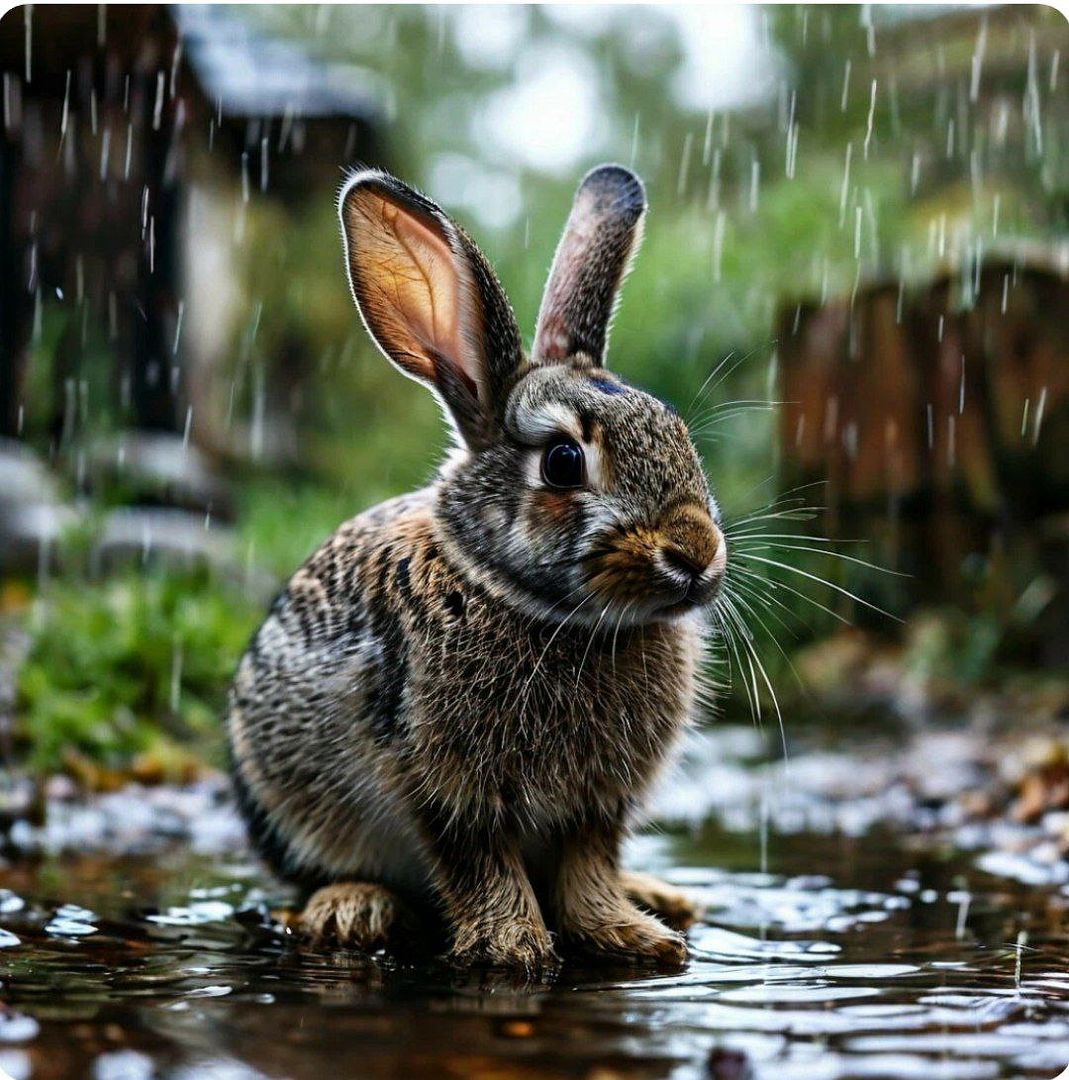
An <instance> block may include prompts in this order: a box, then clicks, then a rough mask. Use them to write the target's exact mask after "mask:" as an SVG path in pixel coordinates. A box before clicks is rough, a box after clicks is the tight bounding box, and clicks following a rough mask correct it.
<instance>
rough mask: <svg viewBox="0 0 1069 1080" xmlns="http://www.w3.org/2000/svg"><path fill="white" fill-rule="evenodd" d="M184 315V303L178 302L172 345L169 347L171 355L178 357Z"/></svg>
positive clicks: (182, 301)
mask: <svg viewBox="0 0 1069 1080" xmlns="http://www.w3.org/2000/svg"><path fill="white" fill-rule="evenodd" d="M185 313H186V302H185V301H184V300H179V301H178V318H177V319H176V320H175V324H174V343H173V344H172V345H171V355H172V356H177V355H178V341H179V339H180V338H181V336H182V319H183V318H184V316H185Z"/></svg>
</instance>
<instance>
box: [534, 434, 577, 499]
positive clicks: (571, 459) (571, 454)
mask: <svg viewBox="0 0 1069 1080" xmlns="http://www.w3.org/2000/svg"><path fill="white" fill-rule="evenodd" d="M542 479H543V480H544V481H545V482H546V483H547V484H548V485H549V486H550V487H554V488H575V487H581V486H582V483H583V449H582V447H581V446H580V445H579V444H578V443H577V442H575V441H574V440H572V439H556V440H555V441H554V442H551V443H550V444H549V446H547V447H546V451H545V453H544V454H543V455H542Z"/></svg>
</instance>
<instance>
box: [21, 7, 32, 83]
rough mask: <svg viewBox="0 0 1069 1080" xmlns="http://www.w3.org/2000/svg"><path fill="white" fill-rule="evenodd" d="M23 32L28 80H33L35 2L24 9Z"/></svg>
mask: <svg viewBox="0 0 1069 1080" xmlns="http://www.w3.org/2000/svg"><path fill="white" fill-rule="evenodd" d="M22 17H23V32H24V42H25V48H26V81H27V82H31V81H32V71H33V64H32V58H33V4H27V5H26V8H25V10H24V11H23V16H22Z"/></svg>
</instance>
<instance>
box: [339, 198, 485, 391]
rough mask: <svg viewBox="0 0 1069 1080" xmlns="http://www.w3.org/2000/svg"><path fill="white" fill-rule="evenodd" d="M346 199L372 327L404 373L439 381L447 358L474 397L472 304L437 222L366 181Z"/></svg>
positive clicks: (464, 273)
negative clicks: (396, 200) (394, 200)
mask: <svg viewBox="0 0 1069 1080" xmlns="http://www.w3.org/2000/svg"><path fill="white" fill-rule="evenodd" d="M348 206H349V210H348V227H349V230H350V236H351V241H352V247H351V258H352V263H353V275H354V281H355V282H356V283H357V299H358V302H360V304H361V309H362V310H363V312H364V315H365V318H366V320H367V322H368V326H369V329H370V330H371V332H372V333H373V334H374V336H375V337H376V339H377V340H378V341H379V343H380V344H381V345H382V347H383V348H384V350H385V351H386V352H387V353H388V354H389V356H390V357H391V358H392V359H393V360H394V361H395V362H396V363H397V364H399V365H400V366H401V367H402V368H404V369H405V370H406V371H408V372H409V373H410V374H412V375H415V376H417V377H418V378H421V379H423V380H425V381H427V382H430V383H431V384H432V385H435V386H438V387H439V388H440V386H441V383H442V381H443V372H442V370H441V369H442V367H443V365H447V366H448V368H449V369H450V372H451V375H452V378H453V380H454V381H460V382H461V384H462V385H464V386H465V387H466V388H467V390H468V391H469V392H470V393H471V394H472V395H473V396H476V397H477V396H478V376H479V353H478V349H477V345H476V341H477V335H478V334H479V326H478V307H477V305H475V304H473V300H472V296H473V283H472V282H471V280H470V271H468V270H467V268H466V267H465V266H463V264H462V262H461V261H460V260H459V259H458V258H457V256H456V254H455V253H454V252H453V249H452V248H451V247H450V244H449V240H448V238H447V237H446V236H445V234H444V232H443V231H442V226H441V225H440V224H439V223H438V222H437V221H435V220H434V219H433V218H430V217H429V216H426V215H424V214H423V213H421V212H419V211H418V210H415V209H410V208H409V207H407V206H403V205H399V204H397V203H395V202H393V201H392V200H391V199H389V198H387V197H385V196H384V195H383V194H382V193H381V192H380V191H377V190H374V189H372V188H370V187H368V188H364V189H360V188H358V189H356V190H355V191H354V192H353V193H352V195H351V196H350V202H349V204H348ZM444 377H445V378H449V375H445V376H444Z"/></svg>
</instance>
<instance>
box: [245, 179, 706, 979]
mask: <svg viewBox="0 0 1069 1080" xmlns="http://www.w3.org/2000/svg"><path fill="white" fill-rule="evenodd" d="M621 172H623V170H621ZM627 175H628V176H629V175H630V174H627ZM609 179H610V181H611V179H612V178H609ZM379 182H380V181H379V179H378V176H376V178H375V180H374V183H379ZM390 182H391V183H392V184H396V183H397V182H396V181H392V179H391V181H390ZM599 182H601V183H606V182H609V181H606V180H605V179H604V178H601V181H599ZM613 182H615V181H613ZM381 183H382V184H385V181H381ZM399 189H400V190H401V195H397V194H396V192H395V190H394V189H393V188H391V187H388V186H384V187H382V188H381V189H380V188H376V189H375V191H376V198H382V199H385V198H390V199H392V198H395V197H396V198H397V199H399V200H400V199H402V198H403V197H406V196H404V193H405V192H407V190H408V189H403V186H400V185H399ZM380 190H381V191H383V192H385V195H380V194H378V192H379V191H380ZM580 190H581V192H582V189H580ZM640 190H641V189H640ZM602 194H603V193H602ZM413 198H415V197H414V196H413ZM588 201H589V200H588ZM346 205H347V204H346V202H345V201H344V200H343V220H346V217H345V215H346V213H347V211H346ZM407 205H408V204H406V203H404V202H403V201H402V202H401V206H402V209H404V207H405V206H407ZM411 205H412V206H413V207H415V210H414V211H413V212H414V213H416V212H418V214H419V215H420V219H419V223H420V227H423V223H424V222H425V221H430V222H431V226H433V227H434V228H441V229H442V230H446V229H447V228H448V223H447V219H444V218H443V219H442V221H443V222H446V224H438V223H437V219H433V220H432V218H431V217H430V216H429V215H432V214H435V213H437V214H440V211H437V208H434V207H433V204H429V203H427V204H426V205H424V203H423V202H413V203H412V204H411ZM577 205H578V201H577ZM603 205H604V200H603V199H602V198H600V195H599V201H597V206H598V207H599V213H600V212H602V209H603ZM427 206H429V207H431V208H432V209H431V210H428V209H427V208H426V207H427ZM624 210H625V211H626V212H627V213H628V214H631V215H632V216H631V221H630V225H629V226H628V227H629V228H631V229H636V228H637V220H636V219H635V218H634V215H633V214H632V209H631V208H629V205H628V206H624ZM349 217H350V220H355V218H354V216H353V214H352V213H351V212H350V214H349ZM357 224H358V225H359V226H360V227H364V226H363V224H362V223H360V222H357ZM377 224H378V223H377V222H375V223H374V227H377ZM428 227H430V226H428ZM442 235H443V236H444V238H445V239H444V240H443V241H442V243H443V244H444V243H445V241H448V242H449V244H451V245H452V247H453V249H454V250H455V251H457V252H459V254H458V255H457V258H462V259H473V260H474V261H470V262H467V263H466V264H465V265H467V266H468V269H467V271H466V273H467V274H469V275H471V276H472V280H474V281H475V282H476V287H477V290H478V297H477V299H478V301H479V304H480V307H479V309H478V310H477V311H476V312H475V313H474V315H475V316H477V318H475V317H474V316H473V317H472V319H471V323H472V325H478V326H481V327H482V330H483V333H484V335H485V336H484V338H483V340H482V341H481V343H479V349H481V350H483V351H484V352H485V355H486V356H488V357H493V358H494V359H493V362H492V363H491V362H489V361H488V362H487V364H486V366H484V367H482V368H479V369H478V370H476V371H475V373H474V376H472V377H471V378H469V377H468V376H467V375H465V376H464V378H460V377H459V376H458V375H457V374H456V371H457V370H460V369H462V368H463V370H464V371H467V370H468V368H467V367H465V366H464V365H466V364H467V365H469V366H470V363H471V361H470V359H468V358H466V357H463V356H462V357H460V358H459V360H457V361H456V362H454V360H453V359H451V358H450V357H445V359H442V358H441V357H439V356H438V355H437V354H436V353H434V352H433V351H431V352H430V353H429V354H428V355H429V356H430V359H429V360H427V361H425V362H424V361H418V358H417V361H418V362H419V363H422V364H423V367H420V368H419V369H418V370H416V371H415V374H416V377H418V378H420V379H421V380H422V381H428V382H430V383H431V384H432V386H433V387H434V389H435V390H436V392H437V393H438V394H439V396H440V398H441V399H442V400H443V401H444V403H445V405H446V408H447V410H449V411H450V413H451V416H452V419H453V421H454V423H455V424H456V425H457V428H458V431H459V432H460V435H461V438H460V442H461V445H460V447H458V449H457V450H456V451H455V452H454V453H453V454H452V455H451V456H450V457H449V458H448V459H447V461H446V462H445V464H444V465H443V467H442V469H441V471H440V473H439V476H438V478H437V480H436V481H435V483H434V484H432V485H431V486H430V487H428V488H426V489H424V490H422V491H419V492H416V493H414V494H410V495H405V496H402V497H400V498H397V499H393V500H391V501H389V502H387V503H384V504H382V505H380V506H377V507H375V508H373V509H371V510H369V511H367V512H366V513H363V514H361V515H359V516H358V517H356V518H354V519H352V520H351V521H349V522H347V523H346V524H344V525H342V526H341V527H340V528H339V529H338V530H337V531H336V532H335V533H334V535H333V536H331V537H330V538H329V539H328V540H327V541H326V542H325V543H324V544H323V546H322V547H321V548H320V549H319V550H318V551H317V552H316V553H315V554H313V555H312V557H311V558H310V559H309V560H308V561H307V562H306V563H305V564H304V566H302V567H301V569H300V570H298V571H297V573H296V574H294V576H293V578H292V579H291V580H290V582H289V584H288V585H287V586H286V588H285V589H284V590H283V592H282V593H281V594H280V596H279V597H278V599H277V601H276V603H275V604H274V606H273V608H272V610H271V612H270V614H269V615H268V616H267V618H266V620H265V622H264V624H263V626H262V627H261V628H260V630H259V632H258V633H257V634H256V636H255V638H254V639H253V641H252V643H251V645H250V647H249V649H248V651H247V652H246V654H245V656H244V657H243V659H242V660H241V663H240V665H239V668H238V671H237V674H236V677H235V679H234V683H233V686H232V688H231V693H230V700H229V709H228V733H229V741H230V747H231V753H232V759H233V772H234V779H235V787H236V790H237V792H238V795H239V801H240V804H241V807H242V809H243V812H244V814H245V817H246V820H247V822H248V824H249V830H250V834H251V836H252V839H253V841H254V842H255V844H256V845H257V847H258V848H259V850H260V851H261V853H262V854H263V856H264V857H265V859H266V860H267V861H268V862H269V863H270V864H271V865H272V866H273V868H274V869H275V870H276V872H277V873H278V874H279V875H280V876H281V877H283V878H285V879H288V880H291V881H295V882H298V883H300V884H301V885H302V886H303V887H304V888H305V892H306V894H311V897H310V899H309V902H308V907H307V908H306V912H305V920H306V929H307V931H308V933H309V934H310V935H311V936H314V937H321V936H323V935H324V934H327V933H333V934H334V935H335V936H337V937H340V938H342V939H344V940H346V941H348V942H350V943H352V944H356V945H359V946H362V947H371V946H373V945H375V944H378V943H379V942H380V941H381V940H382V939H383V938H385V937H386V935H387V934H388V932H389V929H390V924H391V919H392V913H393V912H394V910H395V907H394V900H395V898H396V897H401V898H404V899H406V900H409V901H414V902H416V903H417V904H419V903H423V904H428V905H431V906H433V907H434V908H435V909H436V910H437V911H439V912H440V913H441V914H442V915H443V916H444V922H445V925H446V928H447V931H448V933H449V936H450V940H451V953H452V956H453V957H454V959H456V960H457V961H459V962H490V963H495V964H504V965H510V966H523V967H527V968H537V967H541V966H545V965H546V964H549V963H552V962H553V961H554V959H555V956H556V953H557V945H555V943H554V937H553V936H552V935H554V934H555V935H556V939H557V943H558V944H564V945H574V946H576V947H579V948H582V949H587V950H590V951H593V952H610V953H615V954H622V955H627V956H632V957H636V958H640V959H648V960H653V961H658V962H667V963H679V962H680V961H681V960H682V959H683V958H684V956H685V947H684V944H683V941H682V938H681V937H679V935H678V934H676V933H675V932H674V931H672V930H670V929H668V927H666V926H665V925H664V924H663V923H662V922H660V921H659V920H658V919H656V918H654V917H653V916H652V915H650V914H649V913H648V910H643V908H645V909H653V910H658V911H663V912H664V913H665V914H666V915H668V916H669V917H670V918H672V919H673V921H674V922H676V923H677V924H685V923H686V922H687V921H688V920H689V918H690V917H691V916H692V914H693V912H692V910H688V907H687V903H686V900H685V898H683V897H682V896H680V895H679V894H678V893H676V892H675V891H674V890H671V889H670V888H669V887H667V886H663V885H660V883H657V882H655V881H653V880H652V879H648V878H644V877H641V876H635V875H627V874H625V873H624V872H623V871H621V869H620V867H619V848H620V843H621V840H622V838H623V837H624V835H625V834H626V832H627V830H628V828H629V827H630V826H631V825H632V824H633V822H634V819H635V817H636V814H637V813H638V811H639V809H640V807H641V804H642V801H643V799H644V797H645V795H646V793H647V791H648V790H649V787H650V785H651V783H652V782H653V780H654V779H655V778H656V777H657V775H658V774H659V772H660V771H661V769H662V768H663V767H664V765H665V763H666V761H667V760H668V758H669V757H670V754H671V751H672V749H673V746H674V745H675V743H676V741H677V738H678V736H679V734H680V732H681V730H682V729H683V728H684V727H685V726H686V724H687V723H688V722H689V719H690V714H691V709H692V703H693V700H694V693H695V679H696V674H697V669H698V665H699V660H700V656H701V649H702V640H703V630H704V626H703V622H702V616H701V612H700V610H699V608H698V607H697V606H696V605H693V606H692V605H687V604H684V605H683V609H680V610H677V609H676V608H675V607H673V606H672V605H670V604H666V601H665V591H666V590H668V592H669V593H670V592H671V589H672V588H673V584H672V582H673V578H672V576H671V572H670V570H666V569H664V567H663V566H662V567H661V569H660V570H658V569H657V568H656V565H655V564H656V560H657V557H658V552H660V551H661V550H662V549H663V548H665V547H666V546H667V547H669V548H672V549H673V550H679V551H680V552H684V553H689V556H690V557H691V558H693V559H694V560H695V561H697V560H703V565H704V561H708V560H709V559H712V558H713V556H714V555H715V554H716V551H717V541H718V536H719V534H718V533H717V531H716V529H715V527H714V525H713V524H712V520H713V516H714V515H715V512H716V510H715V503H713V502H712V499H711V496H710V495H709V492H708V488H707V485H706V481H705V478H704V473H703V472H702V469H701V466H700V463H699V462H698V459H697V456H696V454H695V452H694V449H693V446H692V444H691V442H690V439H689V436H688V435H687V432H686V428H685V426H684V425H683V423H682V421H681V420H680V419H679V418H678V417H677V416H676V415H675V413H674V412H673V411H672V410H671V409H669V408H668V407H667V406H665V405H663V404H662V403H661V402H658V401H657V400H656V399H654V398H651V397H650V396H649V395H646V394H644V393H642V392H641V391H638V390H636V389H634V388H630V387H628V386H626V384H623V383H622V382H620V381H619V380H618V379H616V378H615V377H614V376H612V375H610V374H609V373H608V372H607V371H604V370H602V369H601V368H600V366H599V362H600V357H599V358H597V359H595V358H593V357H591V356H590V355H588V354H586V353H577V354H575V355H572V356H570V357H569V358H568V359H567V360H566V362H560V363H557V362H554V363H552V364H540V363H539V362H538V361H537V358H536V360H535V362H531V361H528V360H526V359H524V358H523V357H522V356H521V355H520V354H519V351H518V349H519V346H518V334H517V333H516V332H515V330H514V320H512V316H511V311H510V309H509V308H508V305H507V301H505V300H504V297H503V294H501V293H500V290H499V288H498V287H497V286H496V282H495V281H494V280H493V277H492V274H490V272H489V269H488V267H487V265H486V263H485V261H484V260H482V257H481V256H471V254H470V252H468V251H467V248H466V246H465V245H470V244H471V242H470V241H469V240H468V239H467V238H466V237H464V236H463V234H461V233H459V231H457V230H455V229H451V230H450V231H445V232H443V233H442ZM621 235H622V234H621V230H620V229H619V228H617V229H614V230H610V239H611V241H612V244H613V245H614V248H613V250H615V251H616V252H617V254H616V255H615V256H613V255H612V253H611V252H610V253H609V254H608V255H606V253H605V252H600V253H598V257H597V258H596V259H594V262H593V265H595V266H596V267H597V271H596V272H597V273H599V274H609V275H610V277H611V288H608V293H609V294H611V292H612V290H613V289H614V288H615V286H616V284H618V282H619V280H620V277H621V276H622V274H623V270H624V265H623V261H625V260H626V258H627V257H629V251H630V247H631V246H633V245H631V244H625V243H623V241H622V240H621ZM567 239H568V238H567V235H566V239H565V241H564V242H562V248H563V247H565V246H566V243H567ZM471 246H472V248H473V247H474V246H473V245H471ZM442 250H445V248H444V247H443V249H442ZM574 256H575V253H574V252H573V253H572V257H574ZM360 257H361V256H360V253H359V252H357V253H356V254H355V255H354V254H353V251H352V250H351V251H350V259H351V260H352V259H354V258H357V259H358V258H360ZM560 258H561V255H560V253H558V260H559V259H560ZM362 272H364V273H366V274H370V271H367V270H366V268H364V269H363V270H362ZM391 272H392V271H391ZM571 276H572V277H574V276H575V275H574V272H573V273H572V275H571ZM356 287H357V286H356V285H354V288H356ZM606 288H607V287H606ZM587 292H588V293H590V292H591V290H590V289H589V288H588V289H587ZM594 292H598V291H597V290H594ZM602 294H606V289H604V288H603V289H602V290H601V292H599V293H598V295H599V296H602ZM357 299H358V303H359V302H360V299H361V298H360V295H359V292H358V294H357ZM599 302H601V303H602V306H603V308H604V310H603V312H601V314H600V315H599V316H598V318H599V319H601V320H602V323H604V322H606V321H607V319H608V317H609V315H610V313H611V312H610V310H609V301H608V300H605V299H604V297H603V299H602V301H599ZM361 310H362V311H363V310H364V308H363V307H362V308H361ZM550 310H551V311H559V312H564V315H562V316H561V318H566V316H567V312H568V305H567V304H566V303H562V302H560V301H559V299H558V301H552V298H551V303H550ZM555 318H556V316H555ZM595 322H597V320H595ZM592 325H593V324H592V323H591V321H590V319H586V320H585V321H584V323H583V326H582V330H583V334H584V335H585V337H586V338H587V339H590V337H591V335H593V336H594V337H595V338H597V337H598V332H597V329H596V327H595V329H593V330H592V329H591V326H592ZM369 328H370V329H372V332H373V333H374V332H375V329H376V327H375V325H372V323H371V322H370V321H369ZM380 330H381V328H380ZM391 332H392V331H391ZM606 334H607V326H605V325H601V329H600V341H601V344H602V345H603V344H604V339H605V335H606ZM555 340H560V335H559V334H558V335H557V337H556V339H555ZM380 344H382V340H381V339H380ZM388 344H389V343H388ZM383 347H384V349H385V350H386V351H387V353H388V354H389V355H391V357H392V358H393V359H395V362H397V363H398V364H399V366H401V367H403V368H404V369H405V370H406V371H408V372H409V374H412V373H413V370H412V368H413V367H415V364H416V362H417V361H412V358H411V351H409V352H405V351H404V348H402V347H401V346H397V347H396V348H389V347H387V345H383ZM395 353H397V354H399V355H400V356H401V358H400V359H398V358H397V355H395ZM503 353H504V354H507V355H506V356H505V359H502V355H503ZM510 357H511V359H510ZM454 369H456V370H454ZM462 373H463V372H462ZM473 386H474V387H482V389H481V390H479V391H478V392H477V393H476V396H474V397H472V393H473V391H472V387H473ZM487 387H489V388H490V389H489V390H487V389H486V388H487ZM480 394H481V395H482V396H479V395H480ZM487 394H488V395H489V396H488V397H487ZM561 425H563V426H564V427H566V428H567V427H568V426H569V425H571V426H572V427H574V428H575V429H576V430H575V437H576V438H577V439H578V440H581V442H582V445H583V446H584V447H585V448H586V452H587V455H588V458H589V461H590V468H591V470H592V478H591V483H590V485H589V490H584V491H582V492H568V493H561V492H559V491H555V490H551V489H547V488H546V487H545V486H544V485H541V484H540V483H539V482H538V480H537V478H536V477H535V475H534V474H535V473H536V472H537V460H538V454H539V452H540V450H539V448H540V446H541V445H542V443H543V442H544V440H545V438H546V437H547V434H548V433H550V432H552V431H553V430H555V429H556V428H558V427H560V426H561ZM658 574H660V577H658V576H657V575H658ZM651 575H652V577H651ZM583 597H585V598H586V600H585V601H583V600H582V598H583ZM580 601H582V602H580ZM587 601H589V602H587ZM583 607H586V608H587V609H588V610H582V611H581V610H579V609H581V608H583ZM636 901H637V903H638V904H640V905H642V907H641V908H640V907H639V906H636Z"/></svg>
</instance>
